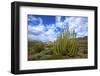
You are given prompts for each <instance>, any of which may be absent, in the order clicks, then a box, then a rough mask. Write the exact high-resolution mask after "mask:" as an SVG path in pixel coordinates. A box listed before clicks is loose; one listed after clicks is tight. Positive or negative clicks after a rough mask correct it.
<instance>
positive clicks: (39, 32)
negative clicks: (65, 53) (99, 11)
mask: <svg viewBox="0 0 100 76" xmlns="http://www.w3.org/2000/svg"><path fill="white" fill-rule="evenodd" d="M55 19H56V22H55V23H54V24H48V25H45V24H43V20H42V18H40V17H39V18H33V19H32V20H38V21H39V24H38V25H34V26H33V25H32V26H31V25H28V32H29V33H28V39H29V40H39V41H44V42H46V41H54V40H56V36H57V33H56V32H55V29H56V27H59V28H64V27H63V26H69V28H70V30H75V32H76V33H77V37H83V36H87V26H88V24H87V22H83V17H65V20H64V21H61V16H57V17H56V18H55ZM82 22H83V23H82ZM46 29H47V31H45V30H46ZM82 30H83V31H82ZM30 32H32V33H30Z"/></svg>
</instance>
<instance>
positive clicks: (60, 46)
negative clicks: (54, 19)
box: [53, 27, 78, 56]
mask: <svg viewBox="0 0 100 76" xmlns="http://www.w3.org/2000/svg"><path fill="white" fill-rule="evenodd" d="M70 33H71V34H72V36H70ZM75 38H76V34H75V31H74V30H73V32H70V31H69V27H67V29H66V30H63V32H61V33H60V34H59V35H58V36H57V40H56V41H55V42H54V46H53V53H54V54H55V55H67V56H75V55H77V53H78V45H77V42H76V40H75Z"/></svg>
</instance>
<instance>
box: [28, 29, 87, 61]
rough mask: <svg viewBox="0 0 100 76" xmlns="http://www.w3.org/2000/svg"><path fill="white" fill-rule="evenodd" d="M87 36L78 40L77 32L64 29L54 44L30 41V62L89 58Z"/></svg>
mask: <svg viewBox="0 0 100 76" xmlns="http://www.w3.org/2000/svg"><path fill="white" fill-rule="evenodd" d="M87 44H88V43H87V36H85V37H80V38H76V33H75V30H73V29H72V30H69V28H68V27H67V29H63V32H60V33H59V34H57V39H56V40H55V41H53V42H51V41H48V42H42V41H36V40H34V41H28V60H52V59H78V58H87V54H88V52H87V51H88V50H87V48H88V45H87Z"/></svg>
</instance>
